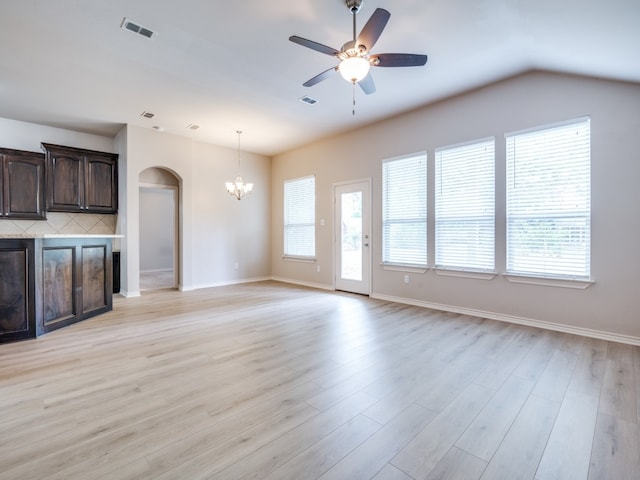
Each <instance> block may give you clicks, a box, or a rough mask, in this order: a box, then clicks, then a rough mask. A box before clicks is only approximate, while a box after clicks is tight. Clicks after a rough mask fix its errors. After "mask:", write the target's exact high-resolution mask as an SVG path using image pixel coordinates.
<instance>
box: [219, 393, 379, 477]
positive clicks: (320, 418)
mask: <svg viewBox="0 0 640 480" xmlns="http://www.w3.org/2000/svg"><path fill="white" fill-rule="evenodd" d="M374 401H375V399H374V398H373V397H371V396H370V395H367V394H366V393H364V392H358V393H355V394H354V395H351V396H350V397H347V398H346V399H344V400H342V401H341V402H339V403H337V404H336V405H334V406H333V407H331V408H329V409H327V410H325V411H323V412H322V413H319V414H318V415H316V416H314V417H313V418H311V419H309V420H307V421H306V422H305V423H303V424H301V425H299V426H298V427H295V428H293V429H291V430H289V431H288V432H286V433H284V434H283V435H281V436H280V437H278V438H276V439H275V440H273V441H271V442H269V443H268V444H266V445H264V446H263V447H261V448H259V449H257V450H256V451H254V452H252V453H250V454H249V455H247V456H245V457H243V458H241V459H240V460H238V461H237V462H236V463H234V464H232V465H230V466H229V467H227V468H225V469H224V470H221V471H219V472H217V473H216V474H214V475H211V476H209V477H208V478H210V479H211V480H214V479H218V480H256V479H259V478H262V477H264V476H265V475H267V474H269V473H270V472H272V471H273V470H275V469H276V468H278V467H280V466H282V465H283V464H285V463H286V462H288V461H289V460H291V459H292V458H294V457H295V456H296V455H299V454H300V453H302V452H303V451H305V450H306V449H308V448H310V447H312V446H313V445H315V444H316V443H318V442H320V441H321V440H323V439H324V438H325V437H328V436H329V435H331V434H332V433H333V432H334V431H336V430H338V429H339V428H340V427H342V426H343V425H345V424H347V423H349V422H350V421H351V420H353V419H354V418H355V417H356V416H359V415H360V413H361V412H362V411H363V410H365V409H366V408H367V407H369V406H370V405H371V404H372V403H373V402H374ZM358 425H360V426H361V429H362V430H363V431H365V432H367V434H366V435H364V437H363V438H362V439H361V440H364V439H365V438H367V437H369V436H370V435H371V434H373V433H374V432H375V431H376V430H378V429H379V428H380V427H381V425H380V424H379V423H377V422H374V421H373V420H370V421H369V423H368V424H367V423H366V422H365V421H364V420H359V421H358ZM353 428H354V426H353V425H351V428H350V429H349V432H350V433H351V435H352V436H353V435H354V434H353V432H352V431H353ZM360 433H361V434H362V432H360ZM355 438H358V437H357V436H355ZM358 443H360V442H357V443H356V445H357V444H358ZM346 453H348V451H347V452H345V454H346ZM342 456H344V455H342ZM340 458H341V457H340ZM340 458H338V460H339V459H340ZM334 463H335V462H334ZM331 465H333V464H330V465H327V466H326V467H325V468H324V470H327V469H328V468H329V467H330V466H331ZM320 473H323V472H320Z"/></svg>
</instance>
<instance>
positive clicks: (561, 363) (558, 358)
mask: <svg viewBox="0 0 640 480" xmlns="http://www.w3.org/2000/svg"><path fill="white" fill-rule="evenodd" d="M577 361H578V357H577V355H575V354H574V353H571V352H567V351H563V350H556V351H555V352H553V355H552V356H551V359H550V360H549V363H547V367H546V368H545V369H544V371H543V372H542V375H541V376H540V378H539V379H538V382H537V383H536V386H535V388H534V389H533V394H534V395H537V396H539V397H543V398H547V399H549V400H553V401H554V402H561V401H562V399H563V398H564V394H565V392H566V391H567V387H568V386H569V382H570V381H571V377H572V376H573V372H574V370H575V368H576V363H577Z"/></svg>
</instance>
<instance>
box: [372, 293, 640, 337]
mask: <svg viewBox="0 0 640 480" xmlns="http://www.w3.org/2000/svg"><path fill="white" fill-rule="evenodd" d="M371 298H376V299H378V300H386V301H388V302H395V303H403V304H406V305H414V306H416V307H424V308H431V309H433V310H441V311H444V312H451V313H460V314H463V315H471V316H473V317H480V318H488V319H489V320H498V321H500V322H507V323H515V324H518V325H526V326H529V327H537V328H543V329H546V330H554V331H556V332H563V333H571V334H574V335H581V336H583V337H591V338H597V339H600V340H608V341H611V342H619V343H626V344H629V345H640V337H633V336H631V335H622V334H619V333H612V332H603V331H601V330H592V329H590V328H583V327H574V326H571V325H563V324H561V323H553V322H546V321H544V320H534V319H531V318H523V317H516V316H514V315H505V314H502V313H494V312H485V311H483V310H475V309H471V308H464V307H456V306H453V305H444V304H440V303H431V302H424V301H422V300H414V299H412V298H404V297H395V296H392V295H383V294H378V293H372V294H371Z"/></svg>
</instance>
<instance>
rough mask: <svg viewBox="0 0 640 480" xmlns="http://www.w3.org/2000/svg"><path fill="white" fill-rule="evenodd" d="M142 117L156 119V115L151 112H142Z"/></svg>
mask: <svg viewBox="0 0 640 480" xmlns="http://www.w3.org/2000/svg"><path fill="white" fill-rule="evenodd" d="M140 116H141V117H144V118H153V117H155V113H151V112H142V113H141V114H140Z"/></svg>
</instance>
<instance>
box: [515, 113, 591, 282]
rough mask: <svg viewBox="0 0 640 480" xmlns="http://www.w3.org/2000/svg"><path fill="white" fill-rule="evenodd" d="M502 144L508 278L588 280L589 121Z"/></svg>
mask: <svg viewBox="0 0 640 480" xmlns="http://www.w3.org/2000/svg"><path fill="white" fill-rule="evenodd" d="M506 140H507V272H508V273H513V274H523V275H533V276H549V277H559V278H574V279H589V277H590V263H591V262H590V260H591V259H590V250H591V246H590V244H591V242H590V236H591V209H590V203H591V200H590V197H591V173H590V164H591V152H590V143H591V142H590V120H589V119H588V118H587V119H580V120H577V121H573V122H571V123H566V124H563V125H559V126H556V127H553V128H545V129H540V130H536V131H529V132H524V133H514V134H508V135H507V136H506Z"/></svg>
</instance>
